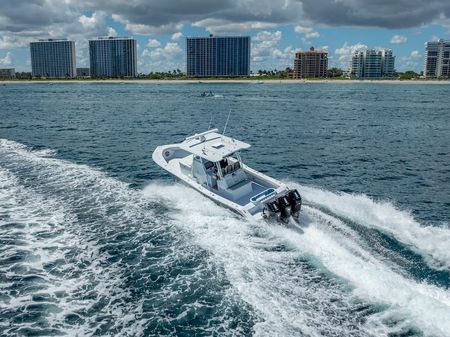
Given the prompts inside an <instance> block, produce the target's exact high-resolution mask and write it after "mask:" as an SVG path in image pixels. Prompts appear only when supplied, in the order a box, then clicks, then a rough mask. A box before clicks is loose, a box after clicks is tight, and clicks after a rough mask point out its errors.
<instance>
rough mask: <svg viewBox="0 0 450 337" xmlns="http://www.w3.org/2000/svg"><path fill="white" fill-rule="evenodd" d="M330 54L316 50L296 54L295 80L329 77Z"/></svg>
mask: <svg viewBox="0 0 450 337" xmlns="http://www.w3.org/2000/svg"><path fill="white" fill-rule="evenodd" d="M327 71H328V52H326V51H324V50H314V47H311V49H310V50H308V51H301V52H297V53H295V60H294V72H293V74H292V76H293V78H310V77H327Z"/></svg>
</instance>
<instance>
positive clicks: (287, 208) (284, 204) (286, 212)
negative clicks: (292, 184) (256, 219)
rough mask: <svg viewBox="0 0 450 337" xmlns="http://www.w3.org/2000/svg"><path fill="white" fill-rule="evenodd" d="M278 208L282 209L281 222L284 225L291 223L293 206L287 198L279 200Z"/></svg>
mask: <svg viewBox="0 0 450 337" xmlns="http://www.w3.org/2000/svg"><path fill="white" fill-rule="evenodd" d="M277 204H278V208H279V209H280V220H281V221H283V222H284V223H288V222H289V217H290V216H291V205H290V203H289V200H288V198H287V197H286V196H282V197H280V198H278V199H277Z"/></svg>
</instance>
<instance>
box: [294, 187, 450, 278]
mask: <svg viewBox="0 0 450 337" xmlns="http://www.w3.org/2000/svg"><path fill="white" fill-rule="evenodd" d="M294 185H296V187H297V188H298V189H299V190H300V191H301V192H302V196H304V198H305V199H306V200H307V201H308V202H309V203H311V204H312V205H317V206H320V207H325V208H326V209H329V210H330V211H332V212H333V213H335V214H337V215H340V216H344V217H346V218H348V219H350V220H352V221H355V222H357V223H358V224H360V225H362V226H366V227H370V228H376V229H378V230H381V231H383V232H385V233H387V234H389V235H392V236H393V237H395V239H396V240H398V241H400V242H402V243H404V244H406V245H408V246H410V247H411V248H412V249H413V250H414V251H416V252H417V253H419V254H421V255H422V256H423V257H424V258H425V259H426V261H427V262H428V263H429V265H430V266H432V267H433V268H437V269H446V270H450V249H448V248H449V243H450V228H448V227H445V226H442V227H437V226H424V225H421V224H420V223H419V222H417V221H416V220H415V219H414V218H413V216H412V215H411V213H410V212H408V211H404V210H400V209H398V208H397V207H395V206H394V205H393V204H392V203H390V202H386V201H384V202H383V201H382V202H376V201H374V200H372V199H371V198H369V197H368V196H366V195H362V194H348V193H342V192H341V193H333V192H330V191H325V190H322V189H320V188H314V187H308V186H300V185H298V184H294Z"/></svg>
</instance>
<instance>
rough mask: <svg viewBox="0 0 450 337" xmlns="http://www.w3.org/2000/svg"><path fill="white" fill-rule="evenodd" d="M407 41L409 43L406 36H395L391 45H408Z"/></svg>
mask: <svg viewBox="0 0 450 337" xmlns="http://www.w3.org/2000/svg"><path fill="white" fill-rule="evenodd" d="M406 41H408V38H407V37H406V36H403V35H394V36H393V37H392V38H391V43H392V44H402V43H406Z"/></svg>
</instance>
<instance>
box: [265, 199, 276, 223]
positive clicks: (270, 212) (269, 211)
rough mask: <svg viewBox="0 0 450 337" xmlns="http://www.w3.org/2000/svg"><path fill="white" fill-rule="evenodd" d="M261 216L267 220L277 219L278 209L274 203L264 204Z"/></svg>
mask: <svg viewBox="0 0 450 337" xmlns="http://www.w3.org/2000/svg"><path fill="white" fill-rule="evenodd" d="M263 216H264V217H265V218H267V219H273V220H275V219H278V218H279V216H280V209H279V208H278V204H277V202H276V201H271V202H268V203H267V204H265V206H264V209H263Z"/></svg>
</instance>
